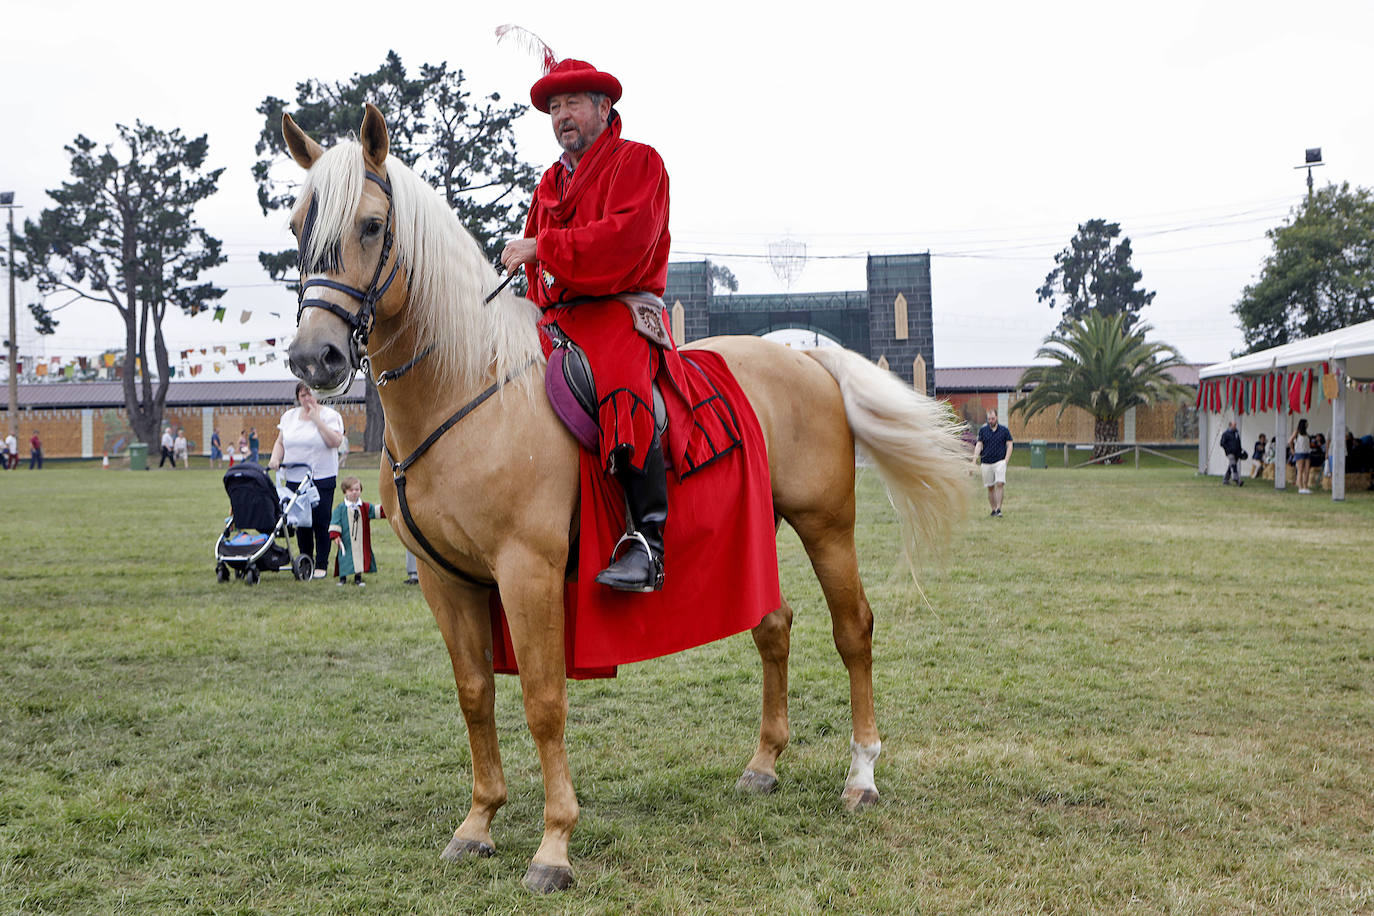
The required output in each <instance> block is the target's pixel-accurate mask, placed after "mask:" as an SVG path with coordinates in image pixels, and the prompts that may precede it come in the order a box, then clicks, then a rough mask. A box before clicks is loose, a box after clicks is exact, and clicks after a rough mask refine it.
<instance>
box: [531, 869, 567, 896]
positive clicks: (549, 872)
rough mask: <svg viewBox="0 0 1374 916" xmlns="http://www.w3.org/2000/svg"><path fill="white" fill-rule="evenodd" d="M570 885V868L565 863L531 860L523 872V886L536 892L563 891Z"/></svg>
mask: <svg viewBox="0 0 1374 916" xmlns="http://www.w3.org/2000/svg"><path fill="white" fill-rule="evenodd" d="M572 886H573V873H572V869H571V868H569V867H568V866H566V865H540V864H539V863H538V862H531V863H530V867H529V869H528V870H527V871H526V872H525V887H528V888H529V889H530V890H532V891H534V892H535V893H536V894H551V893H553V892H554V891H565V890H567V889H568V888H570V887H572Z"/></svg>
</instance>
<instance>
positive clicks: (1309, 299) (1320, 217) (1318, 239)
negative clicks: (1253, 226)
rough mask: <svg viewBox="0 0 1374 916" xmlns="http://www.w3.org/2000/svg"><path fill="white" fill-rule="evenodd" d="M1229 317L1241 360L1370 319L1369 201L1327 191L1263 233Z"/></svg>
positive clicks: (1373, 271) (1373, 207)
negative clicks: (1263, 243) (1254, 273)
mask: <svg viewBox="0 0 1374 916" xmlns="http://www.w3.org/2000/svg"><path fill="white" fill-rule="evenodd" d="M1266 235H1268V237H1269V240H1270V241H1271V242H1273V245H1274V250H1273V253H1272V254H1270V255H1269V256H1268V257H1266V258H1265V259H1264V266H1263V268H1262V269H1261V270H1260V276H1259V279H1258V280H1256V281H1255V282H1254V283H1253V284H1251V285H1249V286H1247V287H1245V290H1244V291H1243V292H1242V293H1241V297H1240V301H1239V302H1237V303H1236V306H1235V312H1236V316H1237V317H1238V318H1239V319H1240V323H1241V329H1242V330H1243V331H1244V333H1245V344H1246V346H1247V347H1248V349H1247V351H1246V352H1248V353H1253V352H1255V351H1256V350H1264V349H1268V348H1269V347H1277V346H1279V345H1281V344H1286V343H1289V342H1290V341H1294V340H1301V339H1303V338H1305V337H1311V336H1312V335H1314V334H1321V333H1324V332H1326V331H1334V330H1336V329H1337V328H1343V327H1346V326H1347V325H1351V324H1355V323H1356V322H1360V321H1368V320H1370V319H1374V194H1371V192H1370V191H1369V190H1368V189H1366V188H1354V189H1353V190H1352V189H1351V187H1350V185H1349V184H1348V183H1346V184H1342V185H1341V186H1340V187H1337V186H1335V185H1327V186H1326V187H1325V188H1322V189H1321V190H1320V191H1318V192H1317V193H1315V194H1313V195H1311V196H1310V197H1308V198H1307V199H1305V200H1304V201H1303V203H1302V205H1301V206H1299V207H1298V208H1297V209H1296V210H1295V211H1294V212H1293V214H1292V216H1291V218H1290V219H1289V221H1288V222H1287V223H1285V224H1284V225H1282V226H1279V227H1277V228H1275V229H1270V230H1269V231H1268V232H1267V233H1266Z"/></svg>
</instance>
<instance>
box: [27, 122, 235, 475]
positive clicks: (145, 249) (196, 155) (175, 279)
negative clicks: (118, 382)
mask: <svg viewBox="0 0 1374 916" xmlns="http://www.w3.org/2000/svg"><path fill="white" fill-rule="evenodd" d="M116 130H117V131H118V133H119V140H118V142H117V143H109V144H105V145H104V146H101V145H99V144H97V143H96V142H95V141H94V140H91V139H89V138H87V137H85V136H78V137H77V138H76V139H75V140H74V141H73V142H72V144H71V145H70V146H67V147H66V151H67V154H68V155H69V156H70V157H71V171H72V177H73V180H72V181H70V182H64V183H63V185H62V187H61V188H58V189H57V190H53V191H49V192H48V196H49V197H50V198H52V200H53V201H55V202H56V204H57V206H56V207H54V208H52V209H49V210H44V211H43V212H42V213H41V214H40V215H39V217H38V222H37V223H35V222H33V221H32V220H26V221H25V223H24V233H23V238H22V241H20V242H19V243H18V244H17V245H16V248H17V249H19V250H20V251H21V252H22V254H23V258H24V262H23V268H22V275H23V276H24V277H26V278H29V279H34V280H36V281H37V282H38V288H39V290H40V291H41V292H43V293H44V294H45V295H46V294H49V293H56V292H63V293H69V294H71V295H72V296H73V297H75V298H74V299H72V300H71V301H76V300H77V299H88V300H91V301H94V302H103V303H108V304H110V305H112V306H114V308H115V309H116V310H117V311H118V312H119V315H120V317H121V318H123V319H124V349H123V381H124V406H125V409H126V410H127V411H128V414H129V425H130V427H131V428H132V429H133V431H134V434H135V435H136V436H138V438H140V439H142V440H143V441H144V442H146V443H148V446H149V448H150V449H151V448H153V447H154V446H155V443H157V442H158V439H159V434H160V431H161V426H162V413H163V406H164V405H165V404H166V401H167V384H168V382H169V380H170V379H171V376H172V372H171V367H170V364H169V361H168V358H167V345H166V342H165V341H164V339H163V336H162V322H163V319H164V318H166V316H167V313H168V310H169V309H180V310H181V311H182V312H184V313H185V314H187V315H195V314H197V313H199V312H201V311H204V310H205V309H207V308H209V307H210V304H211V303H212V302H215V301H217V300H218V299H219V298H220V297H221V296H223V295H224V290H222V289H219V288H218V287H216V286H214V285H213V284H210V283H203V282H200V275H201V273H202V272H203V271H206V270H209V269H210V268H212V267H215V266H216V265H219V264H223V263H224V261H225V258H224V255H222V254H221V253H220V242H219V240H218V239H216V238H214V237H213V236H211V235H210V234H209V233H207V232H206V231H205V230H204V229H202V228H200V227H199V226H197V225H196V223H195V220H194V210H195V207H196V205H197V204H198V203H199V202H200V201H202V200H204V199H205V198H207V197H209V196H210V195H211V194H213V193H214V192H215V189H216V186H217V184H218V182H219V177H220V174H221V173H222V172H223V171H224V170H223V169H214V170H211V171H206V170H205V158H206V154H207V153H208V151H209V142H208V141H207V139H206V137H205V136H204V135H201V136H200V137H196V138H194V139H187V138H186V137H184V136H182V133H181V131H180V130H173V131H171V132H164V131H161V130H158V129H157V128H155V127H152V126H150V125H147V124H144V123H143V122H141V121H137V122H135V123H134V126H133V127H126V126H124V125H122V124H120V125H116ZM58 308H61V306H58ZM31 309H32V311H33V313H34V318H35V320H36V321H37V322H38V323H39V325H40V328H43V327H49V328H50V327H51V326H52V323H53V322H52V310H49V309H48V308H47V307H46V306H44V305H37V306H32V307H31ZM150 337H151V340H150V339H149V338H150ZM150 344H151V352H150V350H149V346H150ZM154 371H155V372H156V377H157V378H156V384H154V380H153V374H154Z"/></svg>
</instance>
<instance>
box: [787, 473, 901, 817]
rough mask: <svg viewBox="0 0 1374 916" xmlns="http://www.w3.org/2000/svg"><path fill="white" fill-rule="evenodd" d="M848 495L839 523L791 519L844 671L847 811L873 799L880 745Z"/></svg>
mask: <svg viewBox="0 0 1374 916" xmlns="http://www.w3.org/2000/svg"><path fill="white" fill-rule="evenodd" d="M852 499H853V498H852V497H851V502H850V504H849V512H848V513H847V517H848V520H849V521H848V523H847V524H838V523H837V522H836V521H835V517H834V516H828V517H826V518H824V519H823V520H821V521H812V520H809V519H806V518H799V519H797V520H796V521H795V522H792V526H793V528H794V529H795V530H796V531H797V534H798V536H799V537H800V538H801V541H802V544H803V546H804V547H805V548H806V553H807V556H808V557H810V558H811V566H812V568H814V569H815V571H816V578H818V579H819V580H820V583H821V591H822V592H823V593H824V594H825V602H826V604H827V605H829V607H830V623H831V628H832V631H833V634H834V638H835V648H836V649H838V650H839V653H840V658H841V659H842V660H843V661H844V666H845V668H846V670H848V672H849V706H850V711H851V715H852V716H853V727H854V731H853V736H852V737H851V739H850V742H849V751H850V766H849V775H848V777H847V778H846V779H845V783H844V793H843V795H842V798H843V800H844V805H845V807H846V808H848V809H849V810H850V811H853V810H855V809H856V808H862V807H866V806H868V805H871V804H873V803H875V802H876V801H877V800H878V786H877V784H876V783H875V782H874V779H873V767H874V764H875V763H876V762H877V760H878V754H879V752H880V751H881V750H882V742H881V741H880V740H879V738H878V721H877V716H876V715H875V713H874V711H873V611H872V609H871V608H869V606H868V599H867V598H866V597H865V596H864V587H863V583H862V582H861V581H859V558H858V555H857V554H856V553H855V548H854V525H853V518H854V515H853V502H852ZM841 517H842V518H843V517H844V515H841ZM789 521H791V520H790V519H789Z"/></svg>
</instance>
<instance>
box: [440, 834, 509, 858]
mask: <svg viewBox="0 0 1374 916" xmlns="http://www.w3.org/2000/svg"><path fill="white" fill-rule="evenodd" d="M494 855H496V849H495V848H493V847H492V846H491V844H490V843H483V842H482V841H480V840H466V839H463V838H462V837H457V836H456V837H454V838H453V839H451V840H449V841H448V846H447V847H446V848H445V849H444V851H443V852H442V853H440V854H439V858H440V859H443V860H444V861H445V862H457V861H458V860H460V859H469V858H477V859H485V858H488V857H490V856H494Z"/></svg>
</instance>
